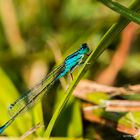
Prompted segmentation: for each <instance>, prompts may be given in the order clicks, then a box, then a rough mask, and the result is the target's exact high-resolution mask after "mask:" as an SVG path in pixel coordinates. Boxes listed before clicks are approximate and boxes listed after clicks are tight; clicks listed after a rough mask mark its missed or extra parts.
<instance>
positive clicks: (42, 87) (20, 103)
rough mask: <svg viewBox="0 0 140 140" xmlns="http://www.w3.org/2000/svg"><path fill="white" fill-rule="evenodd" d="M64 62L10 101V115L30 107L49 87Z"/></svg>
mask: <svg viewBox="0 0 140 140" xmlns="http://www.w3.org/2000/svg"><path fill="white" fill-rule="evenodd" d="M63 69H64V64H61V65H59V66H58V67H56V68H55V69H54V70H53V71H52V72H51V73H50V74H48V75H47V76H46V77H45V78H44V79H43V80H42V81H41V82H40V83H39V84H37V85H36V86H34V87H33V88H31V89H30V90H29V91H28V92H27V93H26V95H24V96H21V97H20V98H19V99H17V100H16V101H15V102H14V103H12V104H11V105H10V106H9V108H8V112H9V114H10V116H11V117H13V116H15V115H17V114H18V115H19V114H20V113H21V112H24V111H26V110H27V109H28V108H30V107H32V106H33V105H34V104H35V103H36V102H37V101H38V100H39V99H40V97H42V95H44V93H45V92H46V91H47V90H48V88H50V87H51V85H52V84H53V83H54V82H55V81H56V80H57V77H58V76H59V74H60V73H61V72H62V71H63Z"/></svg>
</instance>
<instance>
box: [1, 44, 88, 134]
mask: <svg viewBox="0 0 140 140" xmlns="http://www.w3.org/2000/svg"><path fill="white" fill-rule="evenodd" d="M88 52H89V47H88V45H87V44H86V43H84V44H82V45H81V47H80V48H79V49H78V50H77V51H76V52H74V53H73V54H71V55H69V56H68V57H67V58H66V59H65V61H64V62H63V63H62V64H61V65H59V66H58V67H56V68H55V69H54V70H53V71H52V72H51V73H50V74H48V75H47V76H46V77H45V78H44V79H43V80H42V81H41V82H40V83H39V84H38V85H36V86H35V87H33V88H32V89H30V90H29V91H28V92H27V94H26V95H25V96H22V97H20V98H19V99H17V100H16V101H15V102H14V103H12V104H11V105H10V107H9V113H10V114H11V118H10V120H9V121H7V122H6V123H5V124H4V125H3V126H1V127H0V133H2V132H3V131H4V130H5V129H6V128H7V127H8V126H9V125H10V124H11V123H12V122H13V121H14V120H15V119H16V117H18V116H19V115H20V114H21V113H23V112H24V111H26V110H27V109H28V108H29V107H32V106H33V105H34V104H35V103H36V102H37V101H38V99H40V97H42V95H44V93H45V92H46V91H47V90H48V89H49V88H50V87H51V86H52V85H53V84H54V83H55V82H56V81H57V80H58V79H60V78H62V77H64V76H65V75H66V74H67V73H68V72H69V73H70V74H71V75H72V72H73V71H74V69H75V68H76V67H77V66H79V65H80V64H82V60H83V58H84V56H85V55H86V54H88Z"/></svg>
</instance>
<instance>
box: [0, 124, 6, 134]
mask: <svg viewBox="0 0 140 140" xmlns="http://www.w3.org/2000/svg"><path fill="white" fill-rule="evenodd" d="M5 128H6V125H3V126H1V127H0V134H2V133H3V131H4V130H5Z"/></svg>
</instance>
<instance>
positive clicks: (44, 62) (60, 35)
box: [0, 0, 140, 139]
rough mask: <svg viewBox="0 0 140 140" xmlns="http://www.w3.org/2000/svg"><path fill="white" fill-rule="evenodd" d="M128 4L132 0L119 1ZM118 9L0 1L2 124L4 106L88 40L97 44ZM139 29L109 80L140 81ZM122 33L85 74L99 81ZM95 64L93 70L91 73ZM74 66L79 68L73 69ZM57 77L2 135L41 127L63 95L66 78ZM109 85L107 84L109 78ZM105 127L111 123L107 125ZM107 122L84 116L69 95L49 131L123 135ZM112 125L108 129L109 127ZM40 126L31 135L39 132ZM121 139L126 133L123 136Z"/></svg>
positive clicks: (90, 2) (69, 0)
mask: <svg viewBox="0 0 140 140" xmlns="http://www.w3.org/2000/svg"><path fill="white" fill-rule="evenodd" d="M117 2H120V3H121V4H123V5H125V6H126V7H127V6H128V5H129V3H130V0H117ZM118 17H119V14H117V13H115V12H113V11H111V10H110V9H108V8H107V7H105V6H104V5H103V4H102V3H100V2H98V1H96V0H83V1H81V0H49V1H47V0H14V1H12V0H5V1H4V0H1V1H0V95H1V97H0V114H1V115H0V124H1V125H2V124H4V123H5V122H6V121H7V120H8V119H9V115H8V112H7V107H8V105H9V104H10V103H12V102H13V101H14V100H16V99H17V98H18V97H19V96H20V95H22V94H24V93H26V92H25V91H26V90H27V89H29V88H31V87H32V86H34V85H35V84H36V83H38V82H39V81H40V80H41V79H42V78H43V77H45V75H47V73H49V72H50V71H51V70H52V68H53V67H54V66H56V65H58V64H60V63H61V62H63V60H64V59H65V57H66V56H67V55H69V54H70V53H72V52H73V51H75V50H77V49H78V48H79V46H80V44H82V43H84V42H87V43H88V44H89V46H90V48H91V50H94V47H95V46H96V45H97V44H98V42H99V41H100V39H101V37H102V36H103V34H104V33H105V32H106V31H107V30H108V28H109V27H110V26H111V25H112V24H113V23H115V22H116V21H117V20H118ZM139 38H140V30H139V28H137V29H136V30H135V31H134V35H133V36H132V41H131V42H130V43H131V48H130V49H129V54H128V55H127V57H126V58H125V63H124V64H123V65H122V66H121V70H118V72H117V74H116V76H115V80H114V82H113V83H111V84H110V85H115V86H124V85H129V84H138V83H139V80H140V63H139V60H140V49H139V44H140V40H139ZM120 41H121V35H120V36H118V38H116V40H115V41H114V42H113V43H112V44H111V45H110V46H109V48H108V49H107V50H106V51H105V52H104V53H103V54H102V55H101V56H100V58H99V59H98V61H97V62H96V64H95V65H94V66H91V69H90V70H89V71H88V72H87V73H86V75H85V78H88V79H90V80H96V81H98V82H101V83H104V84H106V83H105V82H104V81H103V82H102V81H101V80H100V79H101V78H99V77H100V76H101V73H102V71H103V70H104V69H105V68H106V67H107V66H108V65H109V64H110V61H111V58H112V56H113V55H114V54H115V52H116V51H117V48H118V45H119V43H120ZM93 67H94V72H93ZM77 71H78V70H77ZM59 83H60V82H57V83H56V84H55V85H54V87H55V88H52V89H51V90H50V91H49V93H48V94H47V95H45V96H44V98H43V101H42V102H39V103H38V104H37V105H36V106H35V107H34V108H33V109H32V110H30V111H27V112H26V113H25V114H24V115H21V117H18V118H17V119H16V121H14V123H13V124H12V125H11V126H10V127H9V128H8V129H7V130H6V131H5V133H4V134H5V135H6V136H21V135H22V134H24V133H25V132H26V131H27V130H29V129H30V128H31V127H33V126H34V125H36V124H37V123H39V122H41V123H42V124H43V122H44V124H45V128H46V126H47V124H48V122H49V120H50V118H51V116H52V114H53V111H54V109H55V108H56V107H57V104H58V103H59V100H60V99H61V98H62V97H63V94H64V91H65V87H66V86H67V85H68V84H67V78H66V80H64V79H63V80H62V81H61V84H59ZM107 84H108V83H107ZM108 129H109V128H108ZM105 130H106V127H103V126H100V125H97V124H94V125H93V124H92V123H90V122H87V121H85V120H84V119H83V117H82V112H81V101H80V100H78V99H75V98H73V97H72V98H71V100H70V101H69V104H68V106H67V107H66V108H65V110H64V113H63V114H62V115H61V117H60V118H59V119H58V121H57V123H56V125H55V128H54V129H53V132H52V136H54V137H60V136H61V137H78V138H82V137H85V138H91V139H94V138H95V136H96V137H98V139H112V138H113V139H121V137H120V135H121V134H120V133H118V132H116V131H113V130H112V131H111V133H109V132H104V131H105ZM109 130H110V129H109ZM43 131H44V128H40V129H38V130H37V131H36V132H35V133H34V134H33V135H32V137H36V136H40V135H41V134H42V132H43ZM124 139H125V138H124Z"/></svg>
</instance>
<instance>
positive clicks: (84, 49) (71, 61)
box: [57, 43, 89, 79]
mask: <svg viewBox="0 0 140 140" xmlns="http://www.w3.org/2000/svg"><path fill="white" fill-rule="evenodd" d="M88 52H89V47H88V46H87V44H86V43H84V44H82V45H81V47H80V49H79V50H77V51H76V52H74V53H73V54H71V55H69V56H68V57H67V58H66V59H65V61H64V69H63V70H62V71H61V73H60V74H59V76H58V77H57V79H59V78H61V77H63V76H65V75H66V74H67V73H68V72H70V73H72V72H73V70H74V69H75V68H76V67H77V66H78V65H79V64H81V63H82V59H83V57H84V56H85V54H87V53H88Z"/></svg>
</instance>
